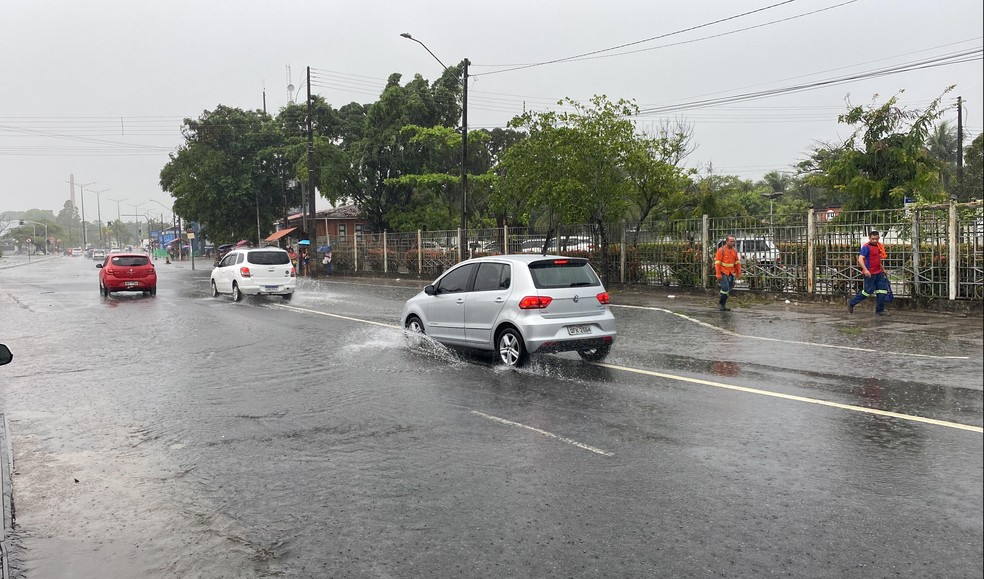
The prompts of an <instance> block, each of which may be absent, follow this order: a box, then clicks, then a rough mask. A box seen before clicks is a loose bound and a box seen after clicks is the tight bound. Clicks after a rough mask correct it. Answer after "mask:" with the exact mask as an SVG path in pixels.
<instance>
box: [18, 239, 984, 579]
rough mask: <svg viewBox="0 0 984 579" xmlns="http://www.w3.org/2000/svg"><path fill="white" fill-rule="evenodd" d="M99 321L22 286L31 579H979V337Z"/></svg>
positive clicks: (766, 314)
mask: <svg viewBox="0 0 984 579" xmlns="http://www.w3.org/2000/svg"><path fill="white" fill-rule="evenodd" d="M158 269H159V271H160V287H159V291H158V294H157V297H154V298H150V297H143V296H142V295H140V294H118V295H113V296H111V297H109V298H107V299H104V298H101V297H100V296H99V294H98V289H97V278H96V269H95V264H94V263H93V262H90V261H85V260H84V259H83V258H55V259H49V260H42V261H40V262H35V263H31V264H29V265H28V264H21V263H17V262H16V261H13V260H9V259H7V258H5V259H4V260H2V261H0V341H2V342H4V343H6V344H8V345H9V346H10V347H11V348H12V349H13V350H14V355H15V359H14V362H13V363H12V364H11V365H9V366H5V367H2V368H0V412H2V413H3V416H4V418H5V420H6V425H7V428H6V439H7V440H6V442H5V444H6V445H8V446H9V448H10V451H11V456H12V467H13V468H12V470H11V471H10V472H8V473H7V475H8V479H9V481H10V483H9V486H10V488H11V491H10V492H9V496H10V497H11V498H12V508H13V517H12V520H11V525H10V528H8V529H7V530H6V533H5V540H4V545H5V549H4V550H5V553H6V554H7V563H8V570H9V574H10V575H11V576H14V577H45V578H47V577H108V576H114V577H174V576H182V577H187V576H197V577H328V576H331V577H417V576H435V577H446V576H463V577H513V576H535V577H643V576H645V577H653V576H658V577H664V576H665V577H706V576H723V577H748V576H771V575H779V576H781V575H791V576H811V577H887V576H950V577H974V576H977V577H979V576H981V574H982V538H981V537H982V531H984V524H982V505H984V499H982V487H984V477H982V461H984V459H982V450H984V449H982V431H981V427H982V424H984V419H982V375H984V368H982V361H981V349H982V334H984V328H982V321H981V319H980V318H977V317H969V318H967V317H959V316H950V315H940V314H927V313H922V312H912V311H895V312H893V315H892V316H891V317H889V318H884V319H883V318H876V317H875V316H874V315H873V312H871V311H870V310H871V308H868V307H866V306H867V304H862V306H859V307H858V308H857V310H856V311H855V313H854V314H853V315H848V314H847V312H846V308H843V307H838V306H831V305H822V304H814V303H798V302H796V301H795V300H790V303H788V304H787V303H785V298H781V299H778V300H776V299H771V300H768V299H767V300H763V299H760V298H755V297H752V296H750V295H741V294H739V295H738V296H736V297H735V298H733V300H732V302H731V303H730V304H729V305H732V306H733V307H734V310H733V311H732V312H718V311H716V310H715V309H714V307H713V306H714V299H713V298H712V297H703V296H696V297H695V296H688V295H676V294H674V293H673V290H672V289H671V288H662V289H656V290H646V291H639V290H635V289H632V290H627V291H619V290H618V289H613V293H614V297H613V304H614V305H613V311H614V312H615V315H616V318H617V323H618V331H619V338H618V341H617V343H616V345H615V347H614V348H613V351H612V354H611V356H610V357H609V358H608V359H607V360H606V361H605V363H604V364H595V365H592V364H587V363H584V362H582V361H581V360H580V359H578V358H577V357H576V356H574V355H570V354H564V355H546V356H539V357H534V359H533V360H532V361H531V364H530V365H529V366H528V367H526V368H523V369H521V370H518V371H513V370H505V369H503V368H501V367H499V366H497V365H495V364H494V362H493V360H492V358H491V356H490V355H486V354H481V353H474V352H467V351H452V350H448V349H446V348H444V347H441V346H439V345H436V344H433V343H430V342H428V341H427V340H409V341H408V340H407V339H406V338H405V336H404V335H403V333H402V331H401V330H400V329H399V328H397V326H396V325H397V323H398V319H397V318H398V316H399V313H400V309H401V307H402V304H403V302H404V301H405V300H406V299H407V298H409V297H410V296H412V295H413V294H414V293H415V292H416V291H419V289H420V288H421V287H422V286H423V285H424V283H425V282H421V281H416V280H372V279H360V278H349V279H331V280H318V281H312V280H301V285H300V289H299V293H298V294H297V295H296V297H295V298H294V300H292V301H291V302H290V303H287V302H284V301H283V300H280V299H279V298H253V299H247V300H246V301H244V302H242V303H233V302H231V300H229V299H228V298H220V299H212V298H209V297H208V273H209V271H210V265H209V264H207V263H206V264H203V263H201V262H198V263H197V264H196V270H194V271H192V270H191V268H190V263H189V262H182V263H176V264H170V265H164V264H163V263H162V264H160V265H159V266H158Z"/></svg>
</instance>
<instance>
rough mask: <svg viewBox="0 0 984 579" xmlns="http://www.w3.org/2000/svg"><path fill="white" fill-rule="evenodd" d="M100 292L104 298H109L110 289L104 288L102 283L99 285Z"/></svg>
mask: <svg viewBox="0 0 984 579" xmlns="http://www.w3.org/2000/svg"><path fill="white" fill-rule="evenodd" d="M99 292H100V293H101V294H102V296H103V297H104V298H108V297H109V288H108V287H106V286H104V285H103V284H102V282H100V283H99Z"/></svg>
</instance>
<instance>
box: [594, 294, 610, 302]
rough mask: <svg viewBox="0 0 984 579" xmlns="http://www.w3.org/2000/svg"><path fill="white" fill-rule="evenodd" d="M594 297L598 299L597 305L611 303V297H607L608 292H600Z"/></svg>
mask: <svg viewBox="0 0 984 579" xmlns="http://www.w3.org/2000/svg"><path fill="white" fill-rule="evenodd" d="M595 297H596V298H598V302H599V303H602V304H610V303H612V298H611V296H609V295H608V292H601V293H600V294H598V295H596V296H595Z"/></svg>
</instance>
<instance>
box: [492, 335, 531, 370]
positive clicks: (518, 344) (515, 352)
mask: <svg viewBox="0 0 984 579" xmlns="http://www.w3.org/2000/svg"><path fill="white" fill-rule="evenodd" d="M495 351H496V352H497V353H498V355H499V361H500V362H502V363H503V364H505V365H506V366H510V367H513V368H516V367H519V366H522V365H523V364H524V363H525V362H526V357H527V353H526V344H524V343H523V336H521V335H519V332H518V331H516V330H515V329H514V328H505V329H503V330H502V331H501V332H499V335H498V336H496V338H495Z"/></svg>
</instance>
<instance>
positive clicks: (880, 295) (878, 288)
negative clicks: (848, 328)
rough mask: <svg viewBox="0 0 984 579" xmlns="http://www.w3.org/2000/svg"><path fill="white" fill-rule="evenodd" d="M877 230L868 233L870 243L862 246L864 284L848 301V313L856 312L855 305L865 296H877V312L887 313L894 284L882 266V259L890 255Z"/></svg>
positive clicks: (860, 257) (860, 263) (859, 259)
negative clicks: (890, 282)
mask: <svg viewBox="0 0 984 579" xmlns="http://www.w3.org/2000/svg"><path fill="white" fill-rule="evenodd" d="M878 239H879V235H878V232H877V231H871V232H869V233H868V243H865V244H864V245H862V246H861V252H860V253H859V254H858V265H859V266H860V267H861V272H862V273H864V286H862V287H861V291H860V292H858V295H856V296H854V297H853V298H851V299H850V300H849V301H848V302H847V313H849V314H853V313H854V306H856V305H858V304H859V303H861V302H862V301H864V299H865V298H870V297H871V296H875V314H877V315H879V316H884V315H887V313H886V312H885V302H887V301H888V296H889V295H890V293H891V291H892V286H891V285H889V283H888V274H886V273H885V268H883V267H882V260H883V259H885V258H886V257H888V254H887V253H886V252H885V246H884V245H883V244H882V243H880V242H879V241H878Z"/></svg>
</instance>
